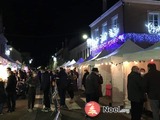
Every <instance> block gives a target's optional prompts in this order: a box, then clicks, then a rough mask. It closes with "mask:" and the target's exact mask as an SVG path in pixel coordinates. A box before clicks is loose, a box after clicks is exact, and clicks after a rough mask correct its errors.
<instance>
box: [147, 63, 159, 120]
mask: <svg viewBox="0 0 160 120" xmlns="http://www.w3.org/2000/svg"><path fill="white" fill-rule="evenodd" d="M147 67H148V72H147V73H146V74H145V75H144V81H145V90H146V92H147V94H148V98H149V101H150V106H151V110H152V113H153V120H160V118H159V111H160V92H159V91H160V71H158V70H157V68H156V64H155V63H149V64H148V65H147Z"/></svg>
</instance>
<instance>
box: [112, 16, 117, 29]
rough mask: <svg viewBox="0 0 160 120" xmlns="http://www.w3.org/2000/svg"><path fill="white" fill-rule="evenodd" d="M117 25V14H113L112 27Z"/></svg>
mask: <svg viewBox="0 0 160 120" xmlns="http://www.w3.org/2000/svg"><path fill="white" fill-rule="evenodd" d="M117 27H118V15H115V16H114V17H112V28H117Z"/></svg>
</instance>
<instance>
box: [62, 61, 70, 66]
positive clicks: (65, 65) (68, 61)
mask: <svg viewBox="0 0 160 120" xmlns="http://www.w3.org/2000/svg"><path fill="white" fill-rule="evenodd" d="M70 62H71V61H68V62H67V63H66V64H64V65H63V66H64V67H66V66H68V64H69V63H70Z"/></svg>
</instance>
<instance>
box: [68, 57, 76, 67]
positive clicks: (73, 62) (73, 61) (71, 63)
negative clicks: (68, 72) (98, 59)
mask: <svg viewBox="0 0 160 120" xmlns="http://www.w3.org/2000/svg"><path fill="white" fill-rule="evenodd" d="M75 63H76V61H75V60H74V59H73V60H72V61H71V62H70V63H69V64H68V65H66V66H71V65H73V64H75Z"/></svg>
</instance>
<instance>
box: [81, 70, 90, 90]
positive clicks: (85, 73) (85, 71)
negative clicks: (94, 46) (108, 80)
mask: <svg viewBox="0 0 160 120" xmlns="http://www.w3.org/2000/svg"><path fill="white" fill-rule="evenodd" d="M88 75H89V72H88V70H87V69H85V70H84V75H83V78H82V85H83V86H84V89H86V85H85V82H86V78H87V76H88Z"/></svg>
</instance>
